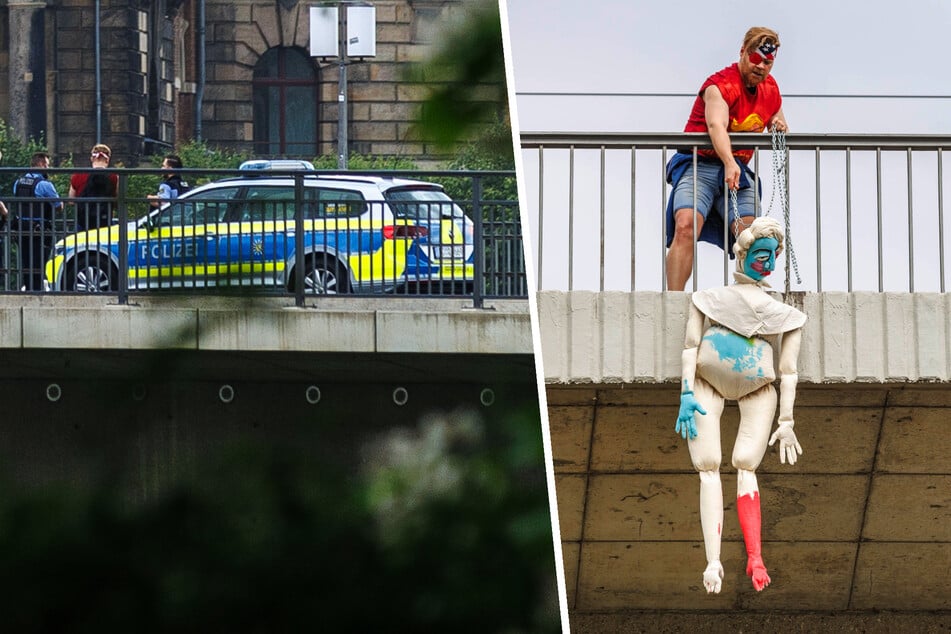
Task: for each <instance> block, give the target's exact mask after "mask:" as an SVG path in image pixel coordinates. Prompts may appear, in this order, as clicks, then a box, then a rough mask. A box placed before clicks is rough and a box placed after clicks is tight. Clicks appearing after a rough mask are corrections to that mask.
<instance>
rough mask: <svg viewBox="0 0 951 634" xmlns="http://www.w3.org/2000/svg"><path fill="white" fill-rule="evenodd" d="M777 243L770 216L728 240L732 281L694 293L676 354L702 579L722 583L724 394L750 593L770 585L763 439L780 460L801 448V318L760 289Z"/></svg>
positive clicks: (779, 234)
mask: <svg viewBox="0 0 951 634" xmlns="http://www.w3.org/2000/svg"><path fill="white" fill-rule="evenodd" d="M782 249H783V229H782V226H781V225H780V224H779V222H777V221H776V220H774V219H773V218H769V217H760V218H756V219H755V220H753V222H752V223H751V224H750V226H749V227H748V228H746V229H744V230H743V231H742V232H741V233H740V235H739V236H738V237H737V239H736V244H735V245H734V247H733V250H734V252H735V254H736V268H737V271H736V272H735V273H734V274H733V276H734V277H735V278H736V283H735V284H733V285H731V286H721V287H718V288H711V289H705V290H701V291H697V292H696V293H693V294H692V295H691V296H690V298H691V303H690V315H689V317H688V319H687V330H686V336H685V338H684V350H683V354H682V363H683V368H682V381H683V384H682V392H681V395H680V411H679V413H678V416H677V425H676V426H675V428H674V429H675V431H676V432H677V433H678V434H680V435H681V436H682V437H683V438H685V439H687V448H688V449H689V451H690V459H691V461H692V462H693V466H694V468H695V469H696V470H697V472H698V473H699V474H700V525H701V528H702V530H703V542H704V550H705V552H706V558H707V567H706V569H705V570H704V572H703V585H704V587H705V588H706V590H707V592H708V593H719V592H720V587H721V584H722V582H723V565H722V564H721V563H720V538H721V533H722V529H723V489H722V486H721V484H720V461H721V457H722V455H723V454H722V450H721V448H720V415H721V414H722V412H723V404H724V401H725V400H726V399H732V400H736V402H737V405H738V407H739V409H740V428H739V430H738V432H737V437H736V442H735V443H734V446H733V461H732V462H733V466H734V467H735V468H736V477H737V481H736V512H737V515H738V516H739V520H740V528H741V529H742V531H743V541H744V542H745V543H746V553H747V563H746V574H747V576H749V577H750V579H751V580H752V582H753V587H754V588H755V589H756V591H757V592H758V591H760V590H762V589H763V588H765V587H766V586H767V585H769V582H770V578H769V574H768V573H767V571H766V566H765V564H764V563H763V555H762V549H761V545H760V527H761V523H762V522H761V514H760V497H759V485H758V484H757V481H756V468H757V467H758V466H759V464H760V462H761V461H762V460H763V456H764V455H765V453H766V447H767V439H768V440H769V442H768V444H769V445H773V444H775V443H776V441H777V440H778V441H779V460H780V463H786V462H788V463H789V464H791V465H793V464H796V459H797V457H798V456H799V455H800V454H802V446H801V445H800V444H799V440H798V439H797V438H796V432H795V431H793V424H794V422H793V403H794V402H795V400H796V385H797V383H798V380H799V375H798V369H797V364H798V359H799V345H800V341H801V339H802V330H801V329H802V326H803V324H805V322H806V315H805V314H804V313H802V312H801V311H799V310H797V309H796V308H793V307H792V306H788V305H786V304H784V303H783V302H780V301H778V300H777V299H775V298H773V297H771V296H770V295H768V294H767V293H766V291H765V290H764V288H763V287H764V286H766V283H765V278H766V277H767V276H768V275H769V274H770V273H771V272H772V271H773V269H774V267H775V264H776V258H777V257H778V256H779V254H780V253H781V252H782ZM777 349H778V350H779V374H780V377H779V399H778V400H779V424H778V427H777V429H776V431H775V432H773V434H772V436H770V434H769V431H770V429H771V428H772V423H773V416H774V414H775V412H776V403H777V398H776V389H775V388H774V387H773V382H774V381H775V380H776V375H775V371H774V369H773V368H774V365H773V356H774V351H775V350H777Z"/></svg>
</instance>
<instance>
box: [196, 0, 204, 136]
mask: <svg viewBox="0 0 951 634" xmlns="http://www.w3.org/2000/svg"><path fill="white" fill-rule="evenodd" d="M205 26H206V25H205V0H198V33H197V35H198V64H197V66H198V68H197V75H198V83H197V85H196V86H195V140H196V141H199V142H201V140H202V138H201V134H202V129H201V127H202V125H201V121H202V116H201V111H202V104H203V103H204V101H205Z"/></svg>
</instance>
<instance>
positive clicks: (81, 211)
mask: <svg viewBox="0 0 951 634" xmlns="http://www.w3.org/2000/svg"><path fill="white" fill-rule="evenodd" d="M99 172H103V171H102V170H95V171H93V172H90V173H89V178H87V179H86V185H85V186H84V187H83V190H82V191H81V192H80V193H79V197H80V198H114V197H115V195H116V191H115V187H114V186H113V183H112V179H110V178H109V174H106V173H104V172H103V173H99ZM113 205H114V201H111V200H103V201H98V202H89V203H77V205H76V227H77V229H78V230H79V231H86V230H88V229H97V228H99V227H105V226H108V225H110V224H112V207H113Z"/></svg>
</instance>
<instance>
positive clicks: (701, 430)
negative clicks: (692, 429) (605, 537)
mask: <svg viewBox="0 0 951 634" xmlns="http://www.w3.org/2000/svg"><path fill="white" fill-rule="evenodd" d="M694 396H696V398H697V400H698V401H700V404H701V405H703V407H704V409H706V410H707V413H706V414H705V415H704V414H700V413H699V412H698V413H696V414H695V417H696V423H697V437H696V438H693V439H690V440H688V441H687V448H688V449H689V450H690V460H691V461H692V462H693V466H694V468H695V469H696V470H697V472H698V473H699V474H700V526H701V528H702V529H703V546H704V551H705V554H706V557H707V568H706V570H704V573H703V586H704V587H705V588H706V589H707V592H708V593H709V592H713V593H718V592H720V586H721V584H722V582H723V565H722V564H721V563H720V539H721V534H722V532H723V486H722V485H721V483H720V458H721V456H722V455H723V453H722V450H721V447H720V415H721V414H722V413H723V397H722V396H720V395H719V394H718V393H717V392H716V391H715V390H714V389H713V388H712V387H711V386H710V384H709V383H707V382H706V381H704V380H703V379H702V378H700V377H697V378H696V380H695V381H694Z"/></svg>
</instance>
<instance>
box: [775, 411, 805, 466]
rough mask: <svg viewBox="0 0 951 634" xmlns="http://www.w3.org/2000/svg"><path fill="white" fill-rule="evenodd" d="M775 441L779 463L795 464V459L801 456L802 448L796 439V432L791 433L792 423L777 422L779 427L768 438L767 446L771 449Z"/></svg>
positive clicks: (789, 421) (785, 421) (788, 421)
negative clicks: (777, 443) (777, 441)
mask: <svg viewBox="0 0 951 634" xmlns="http://www.w3.org/2000/svg"><path fill="white" fill-rule="evenodd" d="M776 440H779V462H780V463H781V464H786V463H787V462H788V463H789V464H796V459H797V458H798V457H799V456H801V455H802V446H801V445H800V444H799V440H797V439H796V432H794V431H793V421H791V420H784V421H779V427H777V428H776V431H774V432H773V435H772V436H770V438H769V446H770V447H772V446H773V445H774V444H775V443H776Z"/></svg>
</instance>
